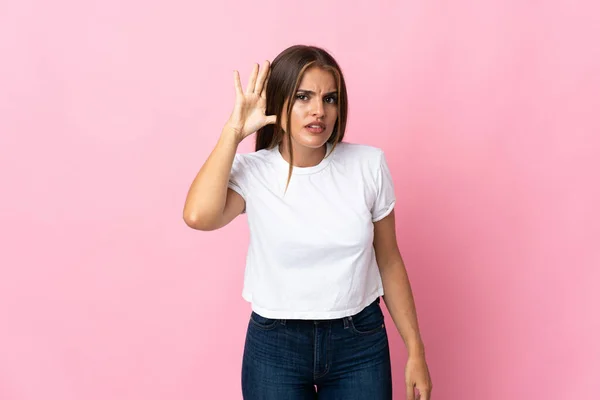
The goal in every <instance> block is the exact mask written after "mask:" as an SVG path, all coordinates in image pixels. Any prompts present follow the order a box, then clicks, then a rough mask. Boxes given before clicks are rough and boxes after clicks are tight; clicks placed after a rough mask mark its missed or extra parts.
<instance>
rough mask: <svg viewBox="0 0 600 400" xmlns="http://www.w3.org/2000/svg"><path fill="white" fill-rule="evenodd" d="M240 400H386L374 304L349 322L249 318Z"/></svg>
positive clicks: (388, 391) (382, 344)
mask: <svg viewBox="0 0 600 400" xmlns="http://www.w3.org/2000/svg"><path fill="white" fill-rule="evenodd" d="M242 393H243V397H244V399H245V400H304V399H311V400H313V399H319V400H334V399H335V400H338V399H343V400H358V399H360V400H364V399H368V400H391V398H392V375H391V364H390V352H389V345H388V337H387V332H386V328H385V324H384V317H383V313H382V311H381V307H380V305H379V298H378V299H377V300H376V301H374V302H373V303H371V304H370V305H369V306H367V307H366V308H365V309H364V310H362V311H361V312H359V313H358V314H356V315H353V316H351V317H345V318H339V319H331V320H289V319H287V320H285V319H283V320H282V319H270V318H264V317H262V316H260V315H258V314H257V313H255V312H252V314H251V316H250V321H249V323H248V331H247V334H246V343H245V347H244V356H243V361H242Z"/></svg>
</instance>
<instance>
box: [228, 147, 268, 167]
mask: <svg viewBox="0 0 600 400" xmlns="http://www.w3.org/2000/svg"><path fill="white" fill-rule="evenodd" d="M271 153H272V150H267V149H263V150H259V151H253V152H250V153H236V154H235V159H234V163H239V164H241V165H244V166H252V167H255V168H256V167H259V166H261V165H265V164H267V163H268V162H269V160H270V157H271Z"/></svg>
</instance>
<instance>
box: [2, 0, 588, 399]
mask: <svg viewBox="0 0 600 400" xmlns="http://www.w3.org/2000/svg"><path fill="white" fill-rule="evenodd" d="M283 3H284V2H280V1H275V0H273V1H252V2H242V1H232V0H228V1H215V2H210V3H208V2H206V3H204V4H201V3H200V2H192V1H182V0H180V1H177V0H173V1H169V2H166V1H156V0H154V1H134V0H128V1H124V0H120V1H114V0H113V1H102V2H101V1H86V2H81V1H75V0H72V1H67V0H56V1H52V2H47V1H41V0H37V1H35V0H18V1H17V0H13V1H3V2H2V3H1V4H0V54H1V61H0V88H1V89H0V133H1V135H0V149H1V153H0V156H1V158H0V183H1V188H2V193H1V196H0V202H1V203H0V205H1V207H0V238H1V243H2V245H1V251H0V266H1V269H0V399H2V400H39V399H45V400H104V399H112V400H122V399H123V400H124V399H127V400H134V399H135V400H138V399H139V400H141V399H144V400H158V399H180V400H184V399H226V400H229V399H240V398H241V394H240V378H239V374H240V371H239V370H240V365H241V353H242V349H243V340H244V335H245V328H246V323H247V318H248V315H249V311H250V308H249V305H248V304H246V303H245V302H244V301H243V300H242V298H241V285H242V275H243V268H244V258H245V252H246V245H247V236H248V231H247V226H246V221H245V217H241V218H238V219H237V220H236V221H234V222H233V223H232V224H231V225H230V226H228V227H226V228H224V229H222V230H220V231H217V232H209V233H204V232H198V231H193V230H191V229H190V228H187V227H186V226H185V224H184V222H183V220H182V210H183V203H184V200H185V196H186V193H187V190H188V187H189V184H190V183H191V181H192V179H193V177H194V176H195V174H196V172H197V171H198V169H199V168H200V166H201V164H202V162H203V160H204V159H205V158H206V157H207V156H208V154H209V152H210V151H211V149H212V147H213V146H214V144H215V141H216V139H217V137H218V135H219V132H220V129H221V127H222V125H223V123H224V122H225V120H226V118H227V116H228V115H229V112H230V110H231V107H232V105H233V98H234V97H233V96H234V89H233V81H232V73H231V71H232V70H233V69H239V70H240V71H241V73H242V78H243V81H244V82H245V80H246V79H247V76H248V73H249V71H250V68H251V65H252V63H253V62H260V61H262V60H264V59H273V58H274V56H275V55H276V54H277V53H278V52H279V51H281V50H283V49H284V48H285V47H287V46H289V45H291V44H295V43H307V44H317V45H319V46H323V47H325V48H326V49H328V50H330V51H331V52H332V54H333V55H334V56H335V57H336V58H337V59H338V61H339V62H340V64H341V65H342V68H343V70H344V72H345V75H346V78H347V82H348V87H349V95H350V118H349V126H348V131H347V139H348V141H351V142H360V143H366V144H371V145H375V146H379V147H382V148H384V149H385V151H386V154H387V157H388V160H389V164H390V166H391V169H392V172H393V175H394V180H395V183H396V192H397V196H398V206H397V221H398V222H397V231H398V240H399V245H400V249H401V251H402V253H403V255H404V259H405V262H406V264H407V268H408V270H409V274H410V277H411V280H412V284H413V289H414V291H415V297H416V301H417V306H418V311H419V318H420V323H421V329H422V334H423V338H424V340H425V342H426V345H427V353H428V361H429V365H430V369H431V374H432V378H433V382H434V392H433V394H434V395H433V398H434V399H451V400H475V399H478V400H479V399H486V400H505V399H516V398H518V399H540V400H542V399H543V400H554V399H592V398H597V396H598V393H599V392H600V344H599V343H598V337H599V335H600V311H599V310H598V306H599V303H600V294H598V291H597V288H598V283H599V282H600V274H599V272H598V267H599V266H600V252H599V247H600V246H599V245H600V243H599V237H600V223H599V219H600V218H599V217H600V213H599V211H598V204H599V203H600V193H599V192H600V189H599V187H600V184H599V181H600V179H599V178H598V175H599V174H598V172H599V171H600V161H599V158H600V157H599V156H600V152H599V147H600V140H599V139H598V135H599V133H600V119H599V115H600V101H599V96H600V45H599V44H598V38H600V17H599V15H600V6H598V3H597V2H594V1H591V0H590V1H587V2H585V1H579V2H577V1H572V0H563V1H516V0H490V1H456V0H455V1H452V2H449V1H448V2H446V1H424V0H420V1H391V0H388V1H370V2H360V3H361V4H362V5H353V6H348V5H347V4H348V2H347V1H342V0H337V1H320V2H317V1H314V2H312V3H311V2H309V3H301V4H298V3H296V4H293V3H287V2H286V3H285V5H284V4H283ZM363 24H364V25H363ZM252 147H253V140H247V141H246V142H244V143H243V144H242V146H241V148H240V151H241V152H246V151H250V150H251V149H252ZM391 346H392V352H393V362H394V365H393V367H394V379H395V383H396V386H395V392H396V394H395V399H404V387H403V367H404V362H405V357H406V353H405V350H404V347H403V344H402V341H401V339H400V336H399V335H398V334H397V333H396V332H394V331H391Z"/></svg>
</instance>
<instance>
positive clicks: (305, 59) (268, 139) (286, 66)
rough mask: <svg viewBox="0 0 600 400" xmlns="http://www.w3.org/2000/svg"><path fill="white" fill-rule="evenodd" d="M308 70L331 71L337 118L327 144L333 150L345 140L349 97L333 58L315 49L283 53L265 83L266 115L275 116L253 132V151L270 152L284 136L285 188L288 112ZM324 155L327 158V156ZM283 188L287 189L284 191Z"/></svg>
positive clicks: (299, 47) (289, 142)
mask: <svg viewBox="0 0 600 400" xmlns="http://www.w3.org/2000/svg"><path fill="white" fill-rule="evenodd" d="M311 67H319V68H322V69H324V70H326V71H331V73H332V74H333V76H334V77H335V79H336V81H337V98H338V101H337V107H338V117H337V121H336V122H335V125H334V127H333V132H332V134H331V136H330V137H329V139H328V140H327V141H328V142H329V143H331V144H332V145H333V147H332V151H333V149H334V148H335V146H336V145H337V143H339V142H341V141H342V139H343V138H344V132H345V131H346V120H347V117H348V94H347V92H346V82H345V81H344V75H343V74H342V70H341V69H340V67H339V65H338V63H337V62H336V61H335V59H334V58H333V57H332V56H331V55H330V54H329V53H328V52H327V51H325V50H323V49H321V48H319V47H315V46H305V45H295V46H291V47H288V48H287V49H285V50H284V51H282V52H281V53H280V54H279V55H278V56H277V57H275V59H274V60H273V62H272V63H271V69H270V76H269V81H268V84H267V93H266V97H267V106H266V115H275V116H276V117H277V121H276V122H275V124H271V125H266V126H264V127H263V128H261V129H259V130H258V131H257V132H256V146H255V150H256V151H258V150H262V149H272V148H274V147H275V146H277V145H278V144H280V143H281V142H282V141H283V139H284V136H286V140H287V147H288V149H289V151H290V170H289V173H288V180H287V185H289V183H290V179H291V177H292V169H293V160H294V155H293V151H292V137H291V135H290V134H288V135H285V132H288V133H290V132H291V126H292V124H291V112H292V107H293V106H294V102H295V100H296V96H295V94H296V91H297V90H298V86H299V85H300V81H301V80H302V76H303V75H304V72H305V71H306V70H307V69H309V68H311ZM286 100H287V109H286V110H285V115H287V116H290V117H288V118H287V123H286V127H285V130H283V129H282V128H281V119H282V115H283V112H284V110H283V108H284V104H285V102H286ZM326 156H327V155H326ZM287 185H286V189H287Z"/></svg>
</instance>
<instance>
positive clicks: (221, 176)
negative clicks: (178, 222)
mask: <svg viewBox="0 0 600 400" xmlns="http://www.w3.org/2000/svg"><path fill="white" fill-rule="evenodd" d="M238 144H239V140H238V139H237V136H236V134H235V132H234V131H233V130H232V129H229V128H228V127H227V126H226V127H224V128H223V131H222V132H221V136H220V138H219V140H218V142H217V144H216V146H215V148H214V149H213V151H212V152H211V153H210V155H209V157H208V159H207V160H206V161H205V162H204V165H202V168H200V171H199V172H198V174H197V175H196V177H195V178H194V181H193V182H192V184H191V186H190V189H189V191H188V194H187V198H186V200H185V206H184V210H183V216H184V219H185V220H186V221H187V222H189V223H197V221H206V222H207V223H210V222H211V221H214V220H215V219H217V218H219V217H220V216H221V215H222V214H223V210H224V208H225V202H226V199H227V186H228V182H229V175H230V174H231V167H232V165H233V159H234V157H235V153H236V151H237V148H238Z"/></svg>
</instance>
